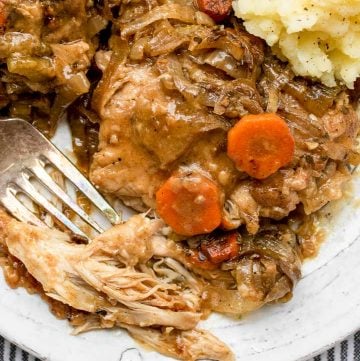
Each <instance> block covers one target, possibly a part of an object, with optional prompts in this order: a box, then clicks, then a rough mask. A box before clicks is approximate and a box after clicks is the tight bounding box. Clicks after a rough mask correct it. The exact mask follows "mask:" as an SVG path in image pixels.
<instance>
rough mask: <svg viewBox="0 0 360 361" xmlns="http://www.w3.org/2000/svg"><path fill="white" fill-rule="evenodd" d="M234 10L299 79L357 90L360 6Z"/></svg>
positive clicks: (271, 1)
mask: <svg viewBox="0 0 360 361" xmlns="http://www.w3.org/2000/svg"><path fill="white" fill-rule="evenodd" d="M233 7H234V10H235V14H236V16H238V17H239V18H242V19H244V24H245V27H246V29H247V30H248V31H249V32H250V33H252V34H254V35H257V36H259V37H261V38H263V39H265V40H266V42H267V43H268V44H269V45H270V46H272V47H273V50H274V51H275V53H277V54H278V55H279V56H280V57H285V58H286V59H288V60H289V62H290V63H291V65H292V67H293V70H294V71H295V73H296V74H298V75H303V76H311V77H315V78H319V79H320V80H321V81H322V82H323V83H324V84H326V85H328V86H334V85H335V84H336V80H339V81H340V82H341V83H344V84H346V85H347V86H348V87H349V88H353V86H354V81H355V79H356V78H357V77H359V76H360V0H296V1H294V0H289V1H283V0H252V1H248V0H235V1H234V2H233Z"/></svg>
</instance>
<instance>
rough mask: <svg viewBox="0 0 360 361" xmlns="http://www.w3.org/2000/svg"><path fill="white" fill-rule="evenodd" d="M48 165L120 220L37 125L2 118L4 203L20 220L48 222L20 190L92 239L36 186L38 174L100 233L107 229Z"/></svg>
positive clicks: (0, 182)
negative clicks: (22, 198)
mask: <svg viewBox="0 0 360 361" xmlns="http://www.w3.org/2000/svg"><path fill="white" fill-rule="evenodd" d="M48 165H50V166H52V167H54V168H55V169H57V170H58V171H59V172H60V173H62V174H63V175H64V176H65V177H66V178H67V179H69V180H70V181H71V183H73V184H74V185H75V186H76V187H77V188H78V189H79V190H80V191H81V192H82V193H83V194H84V195H85V196H86V197H88V198H89V200H90V201H92V203H93V204H94V205H95V206H96V207H97V208H98V209H99V210H100V211H101V212H102V213H103V214H104V215H105V216H106V218H107V219H108V220H109V221H110V222H111V223H112V224H117V223H119V221H120V217H119V215H118V214H117V213H116V211H115V210H114V209H113V208H112V207H111V206H110V204H109V203H108V202H107V201H106V200H105V199H104V198H103V197H102V196H101V195H100V194H99V193H98V191H97V190H96V189H95V187H94V186H93V185H92V184H91V183H90V182H89V181H88V180H87V179H86V178H85V177H84V176H83V175H82V174H81V172H80V171H79V170H78V169H77V168H76V167H75V166H74V165H73V164H72V163H71V162H70V161H69V160H68V159H67V158H66V157H65V155H64V154H62V153H61V152H60V151H59V150H58V149H57V148H56V147H55V146H54V145H53V144H52V143H51V142H50V141H49V140H47V139H46V138H45V137H44V136H43V135H42V134H41V133H40V132H39V131H38V130H37V129H36V128H34V127H33V126H32V125H31V124H29V123H28V122H27V121H25V120H22V119H18V118H11V119H1V120H0V203H1V204H2V205H3V206H4V207H5V208H6V209H7V210H8V211H9V212H10V213H11V214H12V215H13V216H14V217H16V218H17V219H18V220H20V221H23V222H28V223H32V224H34V225H38V226H46V225H45V223H43V222H42V221H41V220H40V219H39V218H38V217H37V216H36V215H35V214H34V213H33V212H31V211H30V210H29V209H28V208H27V207H26V206H25V205H24V204H23V203H22V202H20V201H19V199H18V197H17V194H18V193H24V194H25V195H27V196H28V197H29V198H30V199H31V200H32V201H33V202H35V203H36V204H38V205H39V206H41V207H43V208H44V209H45V210H46V211H47V212H48V213H49V214H51V215H52V216H53V217H55V218H56V219H57V220H58V221H59V222H60V223H62V224H63V225H64V226H65V227H67V228H68V229H69V230H70V231H72V232H73V233H74V234H76V235H79V236H81V237H84V238H86V239H88V236H87V235H86V234H85V233H84V232H83V231H82V230H81V229H80V228H79V227H78V226H76V225H75V224H74V223H73V222H72V221H71V220H70V219H69V218H67V217H66V216H65V215H64V214H63V213H62V212H61V211H59V209H58V208H57V207H55V206H54V205H53V204H52V203H51V202H50V201H48V200H47V198H46V197H44V196H43V195H42V194H41V193H39V192H38V191H37V190H36V188H35V187H34V186H33V184H32V183H31V182H30V179H32V178H34V179H36V180H37V181H38V182H40V183H41V184H42V185H43V186H45V188H47V189H48V190H49V192H50V193H53V194H55V195H56V196H57V197H58V198H60V199H61V200H62V201H63V202H64V204H66V205H67V206H68V207H69V208H70V209H72V210H73V211H74V212H75V213H76V214H77V215H78V216H79V217H80V218H81V219H83V220H84V221H85V222H86V223H87V224H88V225H90V226H91V227H92V228H93V229H95V230H96V231H97V232H99V233H101V232H103V229H102V228H101V227H100V226H99V225H98V224H97V223H96V222H95V221H94V219H92V218H91V217H90V216H89V215H88V214H87V213H86V212H84V210H83V209H82V208H81V207H80V206H79V205H77V203H76V202H75V201H74V200H73V199H72V198H71V197H70V196H69V195H68V194H67V193H66V192H65V191H64V190H63V189H62V188H61V187H60V186H59V185H58V184H57V183H56V182H55V181H54V180H53V179H52V178H51V176H50V175H49V174H48V172H47V171H46V169H45V167H47V166H48Z"/></svg>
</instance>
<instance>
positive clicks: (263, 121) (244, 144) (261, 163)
mask: <svg viewBox="0 0 360 361" xmlns="http://www.w3.org/2000/svg"><path fill="white" fill-rule="evenodd" d="M294 150H295V141H294V137H293V136H292V134H291V131H290V129H289V127H288V126H287V124H286V122H285V121H284V120H283V119H282V118H280V117H279V116H277V115H276V114H271V113H261V114H258V115H247V116H245V117H243V118H242V119H240V121H239V122H237V123H236V124H235V125H234V127H232V128H231V129H230V130H229V132H228V139H227V154H228V156H229V158H230V159H232V160H233V161H234V163H235V165H236V166H237V167H238V168H239V169H240V170H243V171H244V172H246V173H247V174H249V175H250V176H252V177H253V178H256V179H265V178H267V177H269V176H270V175H272V174H273V173H275V172H276V171H277V170H279V169H280V168H281V167H283V166H286V165H287V164H288V163H290V162H291V161H292V159H293V157H294Z"/></svg>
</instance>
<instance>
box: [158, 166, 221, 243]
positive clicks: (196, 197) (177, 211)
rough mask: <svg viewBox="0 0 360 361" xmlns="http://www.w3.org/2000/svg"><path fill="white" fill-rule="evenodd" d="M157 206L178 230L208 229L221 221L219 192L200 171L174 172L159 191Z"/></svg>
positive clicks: (193, 232) (188, 233) (186, 232)
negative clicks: (175, 173)
mask: <svg viewBox="0 0 360 361" xmlns="http://www.w3.org/2000/svg"><path fill="white" fill-rule="evenodd" d="M156 210H157V212H158V214H159V215H160V217H161V218H163V220H164V221H165V222H166V223H167V224H168V225H169V226H171V228H172V229H173V230H174V231H175V232H176V233H178V234H181V235H184V236H194V235H196V234H202V233H209V232H211V231H213V230H214V229H215V228H217V227H218V226H219V224H220V222H221V206H220V192H219V189H218V187H217V186H216V184H215V183H214V182H213V181H212V180H210V179H209V178H207V177H206V176H204V175H201V174H199V173H192V174H189V175H181V174H179V175H173V176H171V177H170V178H169V179H168V180H167V181H166V182H165V183H164V184H163V185H162V186H161V187H160V189H159V190H158V191H157V192H156Z"/></svg>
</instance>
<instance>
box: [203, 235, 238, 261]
mask: <svg viewBox="0 0 360 361" xmlns="http://www.w3.org/2000/svg"><path fill="white" fill-rule="evenodd" d="M201 251H202V252H203V254H204V255H205V256H206V257H207V258H208V259H209V260H210V261H211V262H212V263H215V264H218V263H221V262H224V261H228V260H230V259H232V258H235V257H237V256H238V255H239V251H240V245H239V243H238V241H237V233H236V232H232V233H229V234H226V235H225V236H224V237H220V238H219V239H214V240H211V241H208V242H202V243H201Z"/></svg>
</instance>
